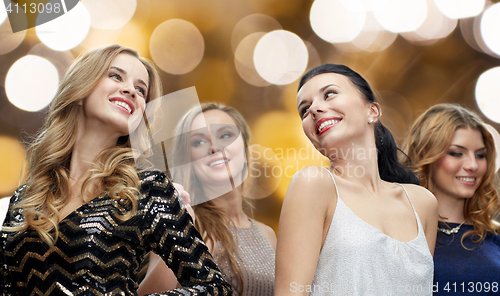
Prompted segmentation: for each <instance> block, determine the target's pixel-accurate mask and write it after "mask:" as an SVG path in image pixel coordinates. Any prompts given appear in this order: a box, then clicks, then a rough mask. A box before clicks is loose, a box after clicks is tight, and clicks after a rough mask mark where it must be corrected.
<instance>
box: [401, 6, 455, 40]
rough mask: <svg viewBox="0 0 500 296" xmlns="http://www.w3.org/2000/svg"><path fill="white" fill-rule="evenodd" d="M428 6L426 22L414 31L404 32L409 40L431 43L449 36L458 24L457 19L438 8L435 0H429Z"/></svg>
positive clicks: (404, 35)
mask: <svg viewBox="0 0 500 296" xmlns="http://www.w3.org/2000/svg"><path fill="white" fill-rule="evenodd" d="M427 7H428V10H427V18H426V19H425V21H424V23H423V24H422V25H421V26H420V27H418V29H417V30H415V31H414V32H407V33H403V34H402V36H403V37H404V38H406V39H407V40H409V41H411V42H413V43H416V44H419V45H430V44H432V43H434V42H436V41H437V40H438V39H441V38H444V37H446V36H448V35H449V34H450V33H451V32H453V30H454V29H455V28H456V27H457V24H458V21H457V20H456V19H450V18H448V17H446V16H445V15H444V14H443V13H442V12H441V11H440V10H439V9H438V7H437V6H436V4H435V2H434V0H427Z"/></svg>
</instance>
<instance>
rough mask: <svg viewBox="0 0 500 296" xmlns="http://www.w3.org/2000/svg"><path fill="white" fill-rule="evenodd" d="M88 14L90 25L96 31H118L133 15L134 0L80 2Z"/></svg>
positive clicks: (135, 2)
mask: <svg viewBox="0 0 500 296" xmlns="http://www.w3.org/2000/svg"><path fill="white" fill-rule="evenodd" d="M81 2H82V4H83V5H85V7H86V8H87V10H88V11H89V13H90V17H91V21H90V25H91V26H92V27H93V28H96V29H103V30H118V29H120V28H122V27H123V26H125V24H127V23H128V22H129V21H130V19H131V18H132V16H133V15H134V13H135V9H136V7H137V1H136V0H99V1H95V0H81Z"/></svg>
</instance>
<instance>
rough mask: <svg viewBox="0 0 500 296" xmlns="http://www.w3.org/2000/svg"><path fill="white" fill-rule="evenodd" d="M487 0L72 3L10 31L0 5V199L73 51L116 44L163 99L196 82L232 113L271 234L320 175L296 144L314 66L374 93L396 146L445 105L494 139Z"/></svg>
mask: <svg viewBox="0 0 500 296" xmlns="http://www.w3.org/2000/svg"><path fill="white" fill-rule="evenodd" d="M498 2H499V1H498V0H495V1H493V0H316V1H313V0H304V1H299V0H297V1H290V0H241V1H230V0H189V1H185V0H169V1H161V0H81V1H80V3H79V4H78V5H77V7H75V8H74V9H73V10H71V11H69V12H68V13H66V14H65V15H64V16H62V17H60V18H58V19H55V20H53V21H51V22H49V23H46V24H44V25H42V26H39V27H36V28H31V29H28V30H26V31H21V32H18V33H15V34H13V33H12V31H11V29H10V23H9V20H8V18H7V16H6V13H5V10H4V7H3V6H2V7H1V8H0V164H1V165H0V197H3V196H10V195H11V194H12V192H13V191H14V190H15V188H17V186H18V185H19V182H20V181H19V179H20V176H21V174H22V167H23V165H24V154H25V152H24V150H25V143H26V142H29V140H30V138H31V137H32V136H33V135H35V134H36V132H37V131H38V130H39V128H40V127H41V125H42V122H43V118H44V116H45V115H46V113H47V107H46V106H47V104H48V103H49V102H50V100H51V99H52V98H53V95H54V93H55V88H56V87H57V84H58V82H59V80H60V79H61V77H63V75H64V73H65V71H66V69H67V68H68V66H69V65H70V64H71V63H72V61H73V60H74V59H75V57H77V56H79V55H80V54H81V53H82V52H85V51H87V50H89V49H92V48H95V47H98V46H102V45H106V44H110V43H118V44H121V45H124V46H130V47H133V48H135V49H136V50H138V52H139V53H140V54H141V55H142V56H144V57H146V58H149V59H151V60H153V61H154V62H155V64H156V65H157V66H158V68H159V69H160V71H161V75H162V80H163V86H164V94H168V93H171V92H174V91H177V90H180V89H184V88H187V87H191V86H195V87H196V90H197V92H198V96H199V98H200V101H201V102H209V101H216V102H221V103H224V104H227V105H229V106H232V107H235V108H236V109H237V110H239V111H240V112H241V113H242V114H243V116H244V117H245V119H246V120H247V122H248V123H249V125H250V127H251V130H252V134H253V143H254V144H255V146H253V149H252V150H253V154H254V157H256V158H257V157H258V156H259V155H260V156H259V157H258V161H257V164H256V166H254V169H259V170H260V172H261V173H263V174H267V175H268V176H270V177H269V178H261V179H259V182H260V186H261V188H260V189H261V190H255V191H253V192H259V193H260V194H257V193H256V194H257V195H258V197H260V199H257V200H256V208H255V211H254V213H255V218H256V219H258V220H260V221H262V222H264V223H267V224H269V225H271V226H272V227H273V228H274V229H275V230H277V228H278V219H279V213H280V209H281V203H282V201H283V198H284V196H285V193H286V190H287V187H288V184H289V182H290V180H291V177H292V175H293V174H294V173H295V172H296V171H297V170H299V169H300V168H302V167H304V166H307V165H311V164H314V165H322V166H325V167H326V166H328V165H329V163H328V161H327V160H326V159H325V158H324V157H322V156H321V155H319V154H318V153H317V152H316V151H315V150H314V149H313V147H312V146H311V145H310V144H309V141H308V140H307V138H305V136H304V135H303V132H302V129H301V121H300V119H299V117H298V115H297V111H296V106H295V95H296V90H297V84H298V81H297V80H298V78H299V77H300V76H301V75H302V74H303V73H304V72H305V71H307V70H309V69H311V68H313V67H316V66H318V65H320V64H323V63H340V64H346V65H348V66H349V67H351V68H352V69H354V70H355V71H357V72H359V73H360V74H361V75H363V76H364V77H365V78H366V79H367V80H368V81H369V82H370V84H371V86H372V87H373V88H374V90H375V91H376V93H377V95H378V99H379V101H380V103H381V105H382V109H383V117H382V122H383V123H384V124H385V125H387V126H388V127H389V129H390V130H391V131H392V132H393V134H394V136H395V138H396V139H397V140H398V141H400V140H401V139H402V137H403V136H404V134H405V132H406V131H407V130H408V128H409V126H410V124H411V122H412V121H413V120H414V119H415V118H416V117H417V116H418V115H419V114H420V113H421V112H423V111H424V110H425V109H427V108H428V107H430V106H432V105H434V104H437V103H445V102H450V103H451V102H453V103H459V104H462V105H464V106H467V107H469V108H471V109H473V110H475V111H476V112H478V113H479V114H480V115H481V117H482V118H483V119H484V120H485V121H486V122H487V123H488V124H489V125H491V130H492V131H498V130H499V129H500V3H498ZM495 138H496V139H500V136H498V134H497V135H495ZM499 161H500V160H499ZM271 192H272V193H271ZM269 194H270V195H269ZM266 195H268V196H267V197H265V198H262V197H263V196H266ZM311 198H314V197H311Z"/></svg>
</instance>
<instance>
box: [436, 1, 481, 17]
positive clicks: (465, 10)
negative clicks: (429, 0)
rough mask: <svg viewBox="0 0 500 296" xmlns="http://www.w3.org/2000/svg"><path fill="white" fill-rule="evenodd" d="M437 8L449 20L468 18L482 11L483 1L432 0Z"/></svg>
mask: <svg viewBox="0 0 500 296" xmlns="http://www.w3.org/2000/svg"><path fill="white" fill-rule="evenodd" d="M434 2H435V3H436V6H437V8H438V9H439V10H440V11H441V12H442V13H443V14H444V15H446V16H447V17H449V18H451V19H461V18H469V17H473V16H476V15H478V14H480V13H481V12H482V11H483V8H484V4H485V0H434Z"/></svg>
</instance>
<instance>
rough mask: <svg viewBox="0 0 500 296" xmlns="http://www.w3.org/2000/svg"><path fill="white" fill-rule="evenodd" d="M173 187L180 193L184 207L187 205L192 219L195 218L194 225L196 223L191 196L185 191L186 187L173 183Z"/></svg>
mask: <svg viewBox="0 0 500 296" xmlns="http://www.w3.org/2000/svg"><path fill="white" fill-rule="evenodd" d="M173 185H174V187H175V189H176V190H177V192H179V196H180V197H181V198H182V201H183V202H184V205H186V210H187V211H188V213H189V215H191V218H193V223H194V219H195V215H194V211H193V208H192V207H191V197H190V196H189V192H187V191H186V190H184V186H182V185H181V184H179V183H173Z"/></svg>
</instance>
